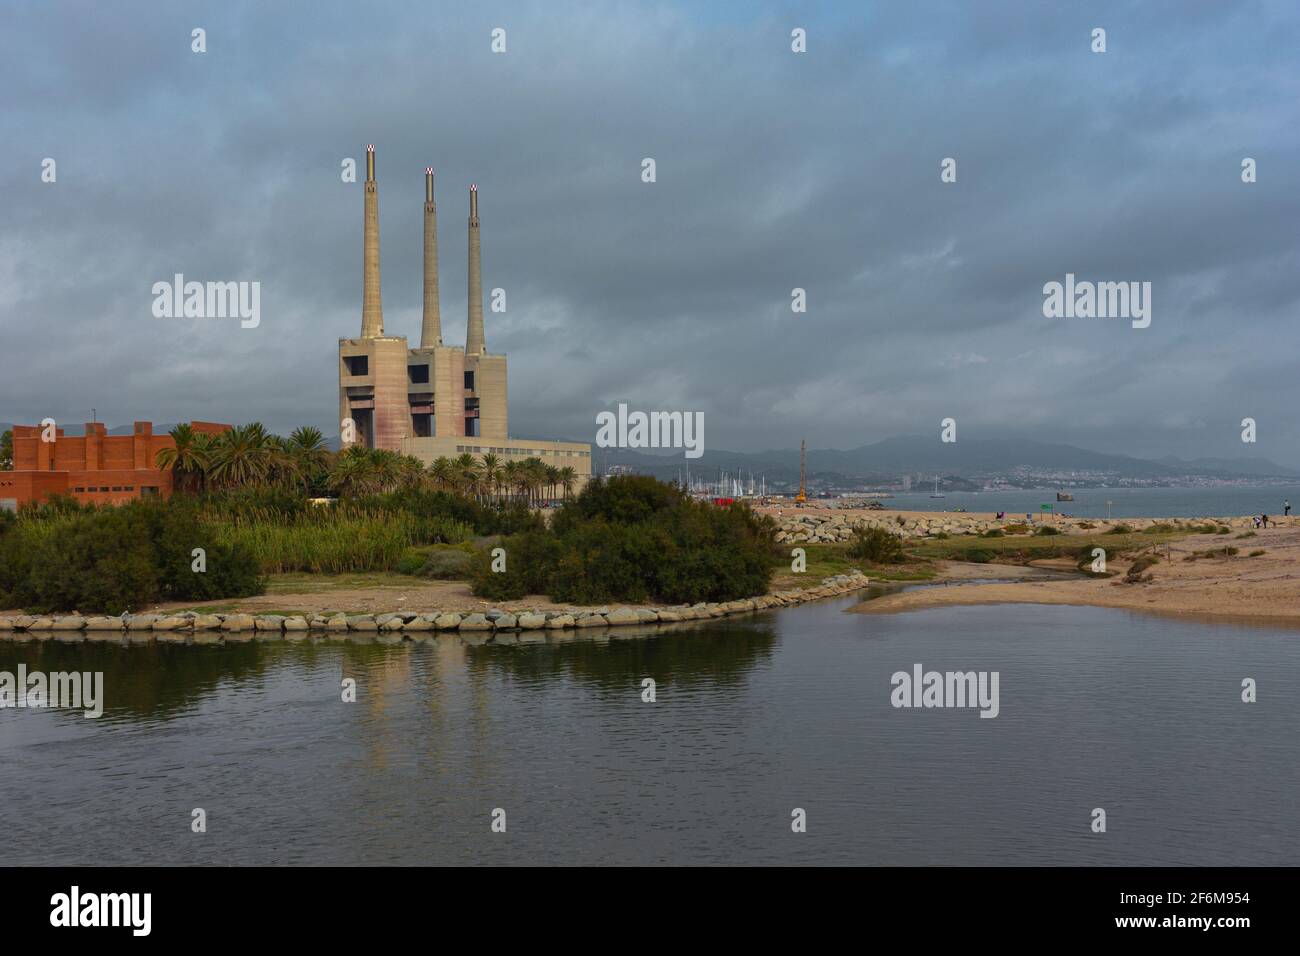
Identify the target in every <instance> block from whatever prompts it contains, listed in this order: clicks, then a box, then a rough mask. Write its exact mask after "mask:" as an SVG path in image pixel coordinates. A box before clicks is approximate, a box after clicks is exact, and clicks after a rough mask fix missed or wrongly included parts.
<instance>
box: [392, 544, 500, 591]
mask: <svg viewBox="0 0 1300 956" xmlns="http://www.w3.org/2000/svg"><path fill="white" fill-rule="evenodd" d="M484 540H490V539H484ZM474 553H475V549H473V548H472V547H469V546H468V545H447V544H435V545H430V546H428V547H424V548H410V549H409V550H408V551H407V552H406V553H405V554H403V555H402V558H401V560H400V561H398V562H397V570H398V572H399V573H401V574H413V575H417V576H419V577H422V578H436V579H438V580H441V581H458V580H463V579H464V578H466V577H468V575H469V570H470V564H471V561H472V559H473V557H474Z"/></svg>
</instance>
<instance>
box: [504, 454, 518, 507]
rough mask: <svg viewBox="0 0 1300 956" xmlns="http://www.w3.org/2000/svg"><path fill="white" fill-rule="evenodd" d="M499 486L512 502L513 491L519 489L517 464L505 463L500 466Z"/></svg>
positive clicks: (512, 462)
mask: <svg viewBox="0 0 1300 956" xmlns="http://www.w3.org/2000/svg"><path fill="white" fill-rule="evenodd" d="M501 484H502V485H503V486H504V487H505V489H506V494H507V496H508V497H509V498H511V499H512V500H513V498H514V496H515V491H516V490H518V488H519V462H517V461H507V462H506V463H505V464H504V465H502V466H501Z"/></svg>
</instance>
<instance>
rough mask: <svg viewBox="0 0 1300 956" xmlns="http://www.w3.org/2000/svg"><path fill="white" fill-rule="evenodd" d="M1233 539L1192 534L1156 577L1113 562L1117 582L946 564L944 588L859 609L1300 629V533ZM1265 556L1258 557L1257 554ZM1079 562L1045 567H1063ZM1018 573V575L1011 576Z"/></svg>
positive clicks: (1176, 545) (1277, 531) (1286, 530)
mask: <svg viewBox="0 0 1300 956" xmlns="http://www.w3.org/2000/svg"><path fill="white" fill-rule="evenodd" d="M1226 538H1227V536H1226V535H1192V536H1189V537H1186V538H1182V539H1179V540H1178V541H1175V542H1173V543H1172V544H1170V545H1168V556H1167V557H1166V556H1165V547H1163V546H1162V547H1161V548H1160V549H1159V551H1160V554H1161V560H1160V561H1159V562H1158V563H1157V564H1155V565H1153V566H1152V567H1151V568H1150V569H1149V571H1148V573H1149V574H1150V575H1151V578H1152V580H1151V581H1149V582H1145V583H1140V584H1128V583H1125V582H1124V573H1125V572H1126V571H1127V570H1128V568H1129V565H1130V562H1129V561H1127V560H1115V561H1112V562H1111V563H1110V564H1109V566H1108V569H1109V570H1112V571H1117V572H1119V573H1118V574H1117V575H1116V576H1115V577H1110V578H1089V577H1084V576H1082V575H1080V576H1063V577H1060V578H1052V579H1047V580H1016V581H1009V582H989V583H969V582H970V578H971V577H978V578H985V579H987V578H1004V577H1011V576H1016V577H1019V575H1017V574H1014V572H1016V571H1017V570H1018V569H1015V568H1008V567H1005V566H1001V565H996V564H980V565H970V564H959V563H956V562H947V563H946V564H945V565H944V566H943V567H941V576H942V577H941V582H942V583H940V584H939V585H938V586H934V587H923V588H917V589H915V590H910V591H904V592H900V593H897V594H888V595H885V596H884V597H880V598H876V599H874V600H870V601H864V602H863V603H862V604H860V605H858V606H857V607H855V608H853V610H854V611H855V612H857V613H862V614H887V613H894V612H899V611H911V610H916V609H919V608H927V607H949V606H955V605H975V604H1077V605H1091V606H1096V607H1113V608H1124V609H1128V610H1134V611H1149V612H1154V613H1160V614H1175V615H1186V616H1190V617H1197V618H1214V619H1239V620H1260V621H1267V622H1272V623H1278V622H1293V623H1296V624H1300V528H1298V527H1295V526H1286V527H1281V528H1268V529H1261V530H1260V531H1259V532H1258V534H1257V535H1256V536H1255V537H1252V538H1247V539H1241V540H1225V539H1226ZM1224 546H1230V547H1236V548H1238V549H1239V552H1238V554H1236V555H1234V556H1231V557H1201V558H1197V559H1196V560H1193V561H1188V560H1186V558H1187V557H1188V556H1189V555H1191V554H1192V553H1193V552H1196V551H1206V550H1208V549H1213V548H1223V547H1224ZM1258 550H1263V551H1264V552H1265V553H1264V554H1261V555H1258V556H1256V557H1250V556H1249V555H1250V553H1251V552H1252V551H1258ZM1070 565H1072V562H1042V566H1043V567H1045V568H1062V567H1065V566H1070ZM1004 572H1010V573H1004Z"/></svg>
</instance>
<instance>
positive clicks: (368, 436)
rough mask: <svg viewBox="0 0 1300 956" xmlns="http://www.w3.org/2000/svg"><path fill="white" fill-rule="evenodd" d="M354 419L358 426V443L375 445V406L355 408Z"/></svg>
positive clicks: (367, 445)
mask: <svg viewBox="0 0 1300 956" xmlns="http://www.w3.org/2000/svg"><path fill="white" fill-rule="evenodd" d="M352 421H353V422H354V423H355V424H356V426H357V436H356V437H357V444H360V445H364V446H365V447H366V448H374V447H375V429H374V424H375V410H374V409H373V408H354V409H353V410H352Z"/></svg>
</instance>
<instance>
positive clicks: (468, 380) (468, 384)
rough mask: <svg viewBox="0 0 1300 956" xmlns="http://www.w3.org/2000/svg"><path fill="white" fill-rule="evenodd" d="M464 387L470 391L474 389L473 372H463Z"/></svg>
mask: <svg viewBox="0 0 1300 956" xmlns="http://www.w3.org/2000/svg"><path fill="white" fill-rule="evenodd" d="M465 388H466V389H467V390H469V391H471V392H472V391H474V373H473V372H466V373H465Z"/></svg>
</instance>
